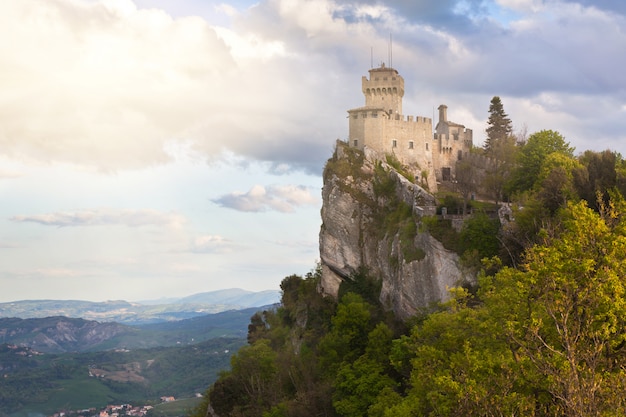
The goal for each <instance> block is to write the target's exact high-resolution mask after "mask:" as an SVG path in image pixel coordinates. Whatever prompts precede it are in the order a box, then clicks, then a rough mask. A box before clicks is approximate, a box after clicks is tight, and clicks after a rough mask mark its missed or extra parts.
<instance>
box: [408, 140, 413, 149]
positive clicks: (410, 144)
mask: <svg viewBox="0 0 626 417" xmlns="http://www.w3.org/2000/svg"><path fill="white" fill-rule="evenodd" d="M409 149H413V141H412V140H410V141H409Z"/></svg>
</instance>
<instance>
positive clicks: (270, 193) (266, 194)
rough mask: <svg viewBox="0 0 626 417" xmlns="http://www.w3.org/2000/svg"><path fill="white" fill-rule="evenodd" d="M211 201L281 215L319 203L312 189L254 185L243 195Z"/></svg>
mask: <svg viewBox="0 0 626 417" xmlns="http://www.w3.org/2000/svg"><path fill="white" fill-rule="evenodd" d="M212 201H213V202H214V203H216V204H218V205H220V206H222V207H227V208H232V209H235V210H239V211H248V212H262V211H268V210H273V211H279V212H282V213H291V212H294V211H295V209H296V208H297V207H300V206H306V205H315V204H318V203H319V199H318V198H316V197H314V196H313V194H312V188H310V187H305V186H301V185H270V186H268V187H264V186H262V185H255V186H254V187H252V188H251V189H250V190H249V191H247V192H245V193H242V192H233V193H230V194H226V195H223V196H221V197H219V198H215V199H213V200H212Z"/></svg>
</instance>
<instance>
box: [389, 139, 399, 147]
mask: <svg viewBox="0 0 626 417" xmlns="http://www.w3.org/2000/svg"><path fill="white" fill-rule="evenodd" d="M391 147H392V148H397V147H398V141H397V140H395V139H394V140H392V141H391Z"/></svg>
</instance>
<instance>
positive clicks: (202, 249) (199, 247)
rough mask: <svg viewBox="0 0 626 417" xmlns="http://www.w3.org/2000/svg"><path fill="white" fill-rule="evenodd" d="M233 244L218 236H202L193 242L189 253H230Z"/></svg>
mask: <svg viewBox="0 0 626 417" xmlns="http://www.w3.org/2000/svg"><path fill="white" fill-rule="evenodd" d="M233 246H234V245H233V242H231V241H230V240H228V239H225V238H224V237H222V236H219V235H202V236H198V237H196V238H195V239H194V240H193V243H192V245H191V252H194V253H230V252H232V250H233Z"/></svg>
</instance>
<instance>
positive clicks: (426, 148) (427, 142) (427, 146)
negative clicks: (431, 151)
mask: <svg viewBox="0 0 626 417" xmlns="http://www.w3.org/2000/svg"><path fill="white" fill-rule="evenodd" d="M426 150H428V142H426Z"/></svg>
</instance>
